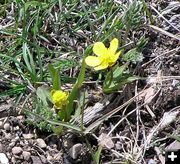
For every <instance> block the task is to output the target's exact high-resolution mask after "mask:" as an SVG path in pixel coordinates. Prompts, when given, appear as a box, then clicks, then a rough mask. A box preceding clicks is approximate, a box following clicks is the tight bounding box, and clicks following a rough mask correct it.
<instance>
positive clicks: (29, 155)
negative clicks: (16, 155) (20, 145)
mask: <svg viewBox="0 0 180 164" xmlns="http://www.w3.org/2000/svg"><path fill="white" fill-rule="evenodd" d="M22 155H23V158H24V159H25V160H26V161H29V159H30V157H31V153H30V152H28V151H23V152H22Z"/></svg>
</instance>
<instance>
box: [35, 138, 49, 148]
mask: <svg viewBox="0 0 180 164" xmlns="http://www.w3.org/2000/svg"><path fill="white" fill-rule="evenodd" d="M36 141H37V145H38V146H39V147H40V148H42V149H44V148H46V147H47V145H46V143H45V141H44V140H43V139H42V138H38V139H37V140H36Z"/></svg>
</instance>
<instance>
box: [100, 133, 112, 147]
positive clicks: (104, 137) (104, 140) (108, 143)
mask: <svg viewBox="0 0 180 164" xmlns="http://www.w3.org/2000/svg"><path fill="white" fill-rule="evenodd" d="M99 145H101V146H102V147H106V148H108V149H112V148H113V147H114V142H113V141H112V138H111V137H110V136H109V135H108V134H106V133H102V134H101V135H100V136H99Z"/></svg>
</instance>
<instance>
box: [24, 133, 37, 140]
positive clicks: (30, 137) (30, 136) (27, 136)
mask: <svg viewBox="0 0 180 164" xmlns="http://www.w3.org/2000/svg"><path fill="white" fill-rule="evenodd" d="M23 137H24V138H25V139H32V138H33V137H34V135H33V134H23Z"/></svg>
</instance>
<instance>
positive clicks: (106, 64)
mask: <svg viewBox="0 0 180 164" xmlns="http://www.w3.org/2000/svg"><path fill="white" fill-rule="evenodd" d="M107 67H108V63H107V62H104V63H102V64H100V65H99V66H97V67H95V68H94V69H95V70H96V71H98V70H102V69H106V68H107Z"/></svg>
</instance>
